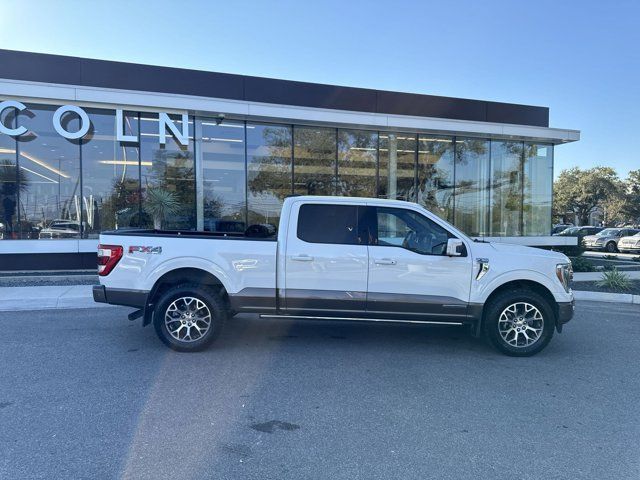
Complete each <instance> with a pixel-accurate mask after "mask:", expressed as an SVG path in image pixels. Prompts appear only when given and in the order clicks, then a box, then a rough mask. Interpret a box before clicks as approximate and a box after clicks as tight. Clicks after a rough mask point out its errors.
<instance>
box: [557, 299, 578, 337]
mask: <svg viewBox="0 0 640 480" xmlns="http://www.w3.org/2000/svg"><path fill="white" fill-rule="evenodd" d="M575 308H576V301H575V299H573V300H571V301H570V302H558V316H557V327H558V331H559V332H560V331H562V326H563V325H564V324H565V323H567V322H568V321H569V320H571V319H572V318H573V312H574V311H575Z"/></svg>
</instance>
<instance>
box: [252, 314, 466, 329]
mask: <svg viewBox="0 0 640 480" xmlns="http://www.w3.org/2000/svg"><path fill="white" fill-rule="evenodd" d="M260 318H280V319H286V320H346V321H349V322H383V323H418V324H422V325H452V326H461V325H463V323H462V322H437V321H434V320H390V319H387V318H358V317H315V316H306V315H269V314H266V313H263V314H260Z"/></svg>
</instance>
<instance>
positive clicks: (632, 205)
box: [623, 170, 640, 223]
mask: <svg viewBox="0 0 640 480" xmlns="http://www.w3.org/2000/svg"><path fill="white" fill-rule="evenodd" d="M624 183H625V193H626V201H625V205H624V207H623V212H624V214H625V215H626V217H627V218H628V219H632V220H633V222H634V223H640V170H632V171H630V172H629V176H627V179H626V180H625V182H624Z"/></svg>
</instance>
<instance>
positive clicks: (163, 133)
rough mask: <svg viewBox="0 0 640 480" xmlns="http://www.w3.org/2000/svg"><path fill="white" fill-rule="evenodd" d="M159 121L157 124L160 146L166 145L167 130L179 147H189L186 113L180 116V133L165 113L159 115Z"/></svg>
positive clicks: (187, 117)
mask: <svg viewBox="0 0 640 480" xmlns="http://www.w3.org/2000/svg"><path fill="white" fill-rule="evenodd" d="M159 117H160V121H159V122H158V125H159V127H158V128H159V130H158V133H159V134H160V145H164V144H166V143H167V128H169V130H171V133H172V134H173V136H174V137H175V138H176V140H177V141H178V142H179V143H180V145H182V146H184V147H186V146H188V145H189V116H188V115H187V114H186V113H183V114H182V133H180V131H179V130H178V127H176V125H175V123H173V121H172V120H171V119H170V118H169V115H167V114H166V113H160V114H159Z"/></svg>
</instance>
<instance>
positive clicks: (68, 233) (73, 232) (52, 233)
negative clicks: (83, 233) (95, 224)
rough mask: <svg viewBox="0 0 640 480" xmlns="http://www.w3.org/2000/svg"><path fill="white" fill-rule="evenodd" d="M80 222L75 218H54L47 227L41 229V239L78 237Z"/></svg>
mask: <svg viewBox="0 0 640 480" xmlns="http://www.w3.org/2000/svg"><path fill="white" fill-rule="evenodd" d="M79 236H80V222H76V221H73V220H53V221H52V222H51V223H50V224H49V226H47V228H43V229H42V230H40V234H39V238H40V239H58V238H78V237H79Z"/></svg>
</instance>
